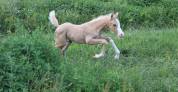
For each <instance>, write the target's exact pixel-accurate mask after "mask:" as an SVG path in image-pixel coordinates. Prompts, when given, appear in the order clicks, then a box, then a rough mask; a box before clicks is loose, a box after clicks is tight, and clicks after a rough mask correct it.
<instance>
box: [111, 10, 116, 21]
mask: <svg viewBox="0 0 178 92" xmlns="http://www.w3.org/2000/svg"><path fill="white" fill-rule="evenodd" d="M114 17H115V13H114V12H113V13H111V20H113V19H114Z"/></svg>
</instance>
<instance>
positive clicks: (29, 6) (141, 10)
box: [0, 0, 178, 33]
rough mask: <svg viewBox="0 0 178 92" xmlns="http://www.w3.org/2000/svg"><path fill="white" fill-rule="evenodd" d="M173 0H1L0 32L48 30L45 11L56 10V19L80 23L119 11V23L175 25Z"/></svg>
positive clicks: (177, 12) (177, 20) (176, 15)
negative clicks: (21, 28)
mask: <svg viewBox="0 0 178 92" xmlns="http://www.w3.org/2000/svg"><path fill="white" fill-rule="evenodd" d="M177 3H178V1H177V0H8V1H6V0H1V1H0V11H1V12H0V20H1V21H0V32H1V33H7V32H8V31H11V32H14V31H16V30H18V27H19V26H22V27H24V28H25V29H26V30H28V31H34V30H36V29H38V28H41V29H43V30H45V31H49V30H50V29H51V28H50V27H51V26H49V20H48V14H49V12H50V11H51V10H55V11H56V16H57V18H58V19H59V21H60V23H64V22H72V23H75V24H81V23H84V22H86V21H89V20H91V19H93V18H96V17H97V16H100V15H104V14H108V13H111V12H113V11H117V12H119V19H120V21H121V26H122V28H124V29H127V28H130V27H132V28H140V27H157V28H162V27H175V26H177V23H178V7H177Z"/></svg>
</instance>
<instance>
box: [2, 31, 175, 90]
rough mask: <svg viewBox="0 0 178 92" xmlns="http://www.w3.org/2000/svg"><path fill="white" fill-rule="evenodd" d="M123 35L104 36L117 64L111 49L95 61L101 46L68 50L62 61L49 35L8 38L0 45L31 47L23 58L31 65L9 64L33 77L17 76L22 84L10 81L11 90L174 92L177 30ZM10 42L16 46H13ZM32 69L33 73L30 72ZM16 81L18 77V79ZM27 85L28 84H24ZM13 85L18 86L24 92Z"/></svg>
mask: <svg viewBox="0 0 178 92" xmlns="http://www.w3.org/2000/svg"><path fill="white" fill-rule="evenodd" d="M125 34H126V36H125V38H124V39H121V40H119V39H117V38H116V37H115V35H113V34H107V35H110V36H112V38H113V39H114V41H115V42H116V43H117V46H118V48H119V49H120V50H121V56H120V60H115V59H114V50H113V49H112V46H111V45H109V46H108V47H107V48H108V51H107V56H106V57H104V58H101V59H93V58H92V56H93V55H94V54H95V53H97V52H99V51H100V46H99V45H98V46H89V45H79V44H72V45H71V46H70V47H69V49H68V50H67V53H66V56H65V58H63V57H61V56H60V54H58V49H56V48H54V47H53V33H52V34H51V33H49V34H44V33H41V32H35V33H34V34H32V35H31V36H30V37H29V36H24V34H23V35H18V34H15V35H10V36H8V37H7V38H4V39H5V40H4V41H2V42H1V43H3V45H5V44H11V45H15V44H18V42H19V41H22V43H20V44H27V45H29V46H31V48H29V50H28V51H29V54H28V55H23V57H27V58H31V59H19V58H16V57H17V56H12V55H11V56H8V58H11V59H7V61H8V62H9V63H10V62H11V63H14V64H11V65H10V66H11V67H12V66H16V65H17V64H19V61H18V60H24V62H28V63H22V65H21V66H20V67H19V68H20V69H21V71H22V72H25V70H28V71H29V73H30V74H32V75H33V77H31V76H30V75H28V77H26V76H25V74H26V73H25V74H24V75H23V74H22V75H21V76H24V78H20V79H19V80H18V81H14V79H12V80H13V81H11V80H8V82H9V81H11V87H9V89H12V90H13V91H14V92H15V91H19V90H21V91H35V92H36V91H38V92H39V91H43V92H178V72H177V71H178V42H177V35H178V29H176V28H172V29H159V30H155V29H141V30H129V31H126V32H125ZM39 35H42V36H40V37H39ZM12 38H14V39H15V40H13V41H11V39H12ZM12 43H13V44H12ZM20 44H19V45H20ZM25 46H26V45H25ZM15 47H18V45H16V46H15ZM22 47H23V45H22ZM4 48H5V47H4ZM4 48H3V49H2V47H1V49H0V51H1V52H3V53H6V52H7V51H8V52H9V53H10V51H11V50H7V49H10V47H7V48H6V50H4ZM13 48H14V47H13ZM47 49H49V50H47ZM18 50H21V49H17V51H18ZM11 53H15V52H11ZM40 53H41V54H40ZM17 54H18V55H20V54H19V53H17ZM43 54H45V55H43ZM6 55H7V53H6ZM15 55H16V54H15ZM19 57H20V56H19ZM14 58H15V59H16V60H13V59H14ZM20 58H21V57H20ZM4 60H6V59H4ZM9 60H11V61H9ZM34 63H35V64H34ZM34 65H35V67H34ZM39 65H40V66H39ZM24 66H25V67H24ZM26 67H28V68H26ZM31 67H32V68H34V69H31V70H30V69H29V68H31ZM12 68H13V67H12ZM37 68H38V69H37ZM14 69H16V68H14ZM17 69H18V68H17ZM23 69H24V71H23ZM17 71H18V70H17ZM14 72H16V71H12V72H10V73H11V74H14ZM27 74H28V73H27ZM15 76H16V77H17V78H18V77H20V75H19V74H17V75H15ZM32 79H35V80H32ZM29 80H30V81H32V84H29V83H26V82H28V81H29ZM19 81H20V82H19ZM5 82H7V80H6V81H5ZM16 83H19V84H22V85H23V86H22V87H23V88H21V87H20V86H18V85H16ZM12 84H13V85H12ZM14 85H15V86H14ZM16 87H19V89H17V88H16ZM6 88H7V87H3V88H2V89H1V90H5V89H6ZM9 89H6V90H9Z"/></svg>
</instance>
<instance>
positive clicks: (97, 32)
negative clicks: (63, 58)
mask: <svg viewBox="0 0 178 92" xmlns="http://www.w3.org/2000/svg"><path fill="white" fill-rule="evenodd" d="M117 17H118V13H111V14H108V15H103V16H100V17H98V18H96V19H93V20H91V21H89V22H86V23H83V24H80V25H75V24H72V23H63V24H61V25H59V23H58V20H57V19H56V17H55V11H51V12H50V13H49V20H50V22H51V23H52V24H53V25H54V26H55V27H56V31H55V47H57V48H60V49H61V53H62V55H64V53H65V51H66V49H67V48H68V47H69V45H70V44H71V43H72V42H76V43H81V44H90V45H95V44H102V45H103V47H102V50H101V53H99V54H95V56H94V58H100V57H103V56H104V55H105V51H106V49H105V45H107V44H108V43H109V42H110V43H111V44H112V47H113V48H114V50H115V59H119V55H120V51H119V49H118V48H117V46H116V44H115V43H114V41H113V40H112V39H111V38H110V37H104V36H101V30H102V29H103V28H104V27H109V28H110V29H111V30H112V31H113V32H115V33H116V34H117V36H118V37H123V36H124V32H123V31H122V29H121V27H120V22H119V20H118V19H117Z"/></svg>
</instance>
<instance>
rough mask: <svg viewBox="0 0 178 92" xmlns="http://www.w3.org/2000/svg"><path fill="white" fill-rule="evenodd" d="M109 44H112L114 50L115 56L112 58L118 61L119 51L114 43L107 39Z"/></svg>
mask: <svg viewBox="0 0 178 92" xmlns="http://www.w3.org/2000/svg"><path fill="white" fill-rule="evenodd" d="M109 42H110V43H111V44H112V47H113V48H114V50H115V56H114V58H115V59H119V56H120V50H119V49H118V48H117V46H116V44H115V43H114V41H113V40H112V39H111V38H109Z"/></svg>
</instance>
